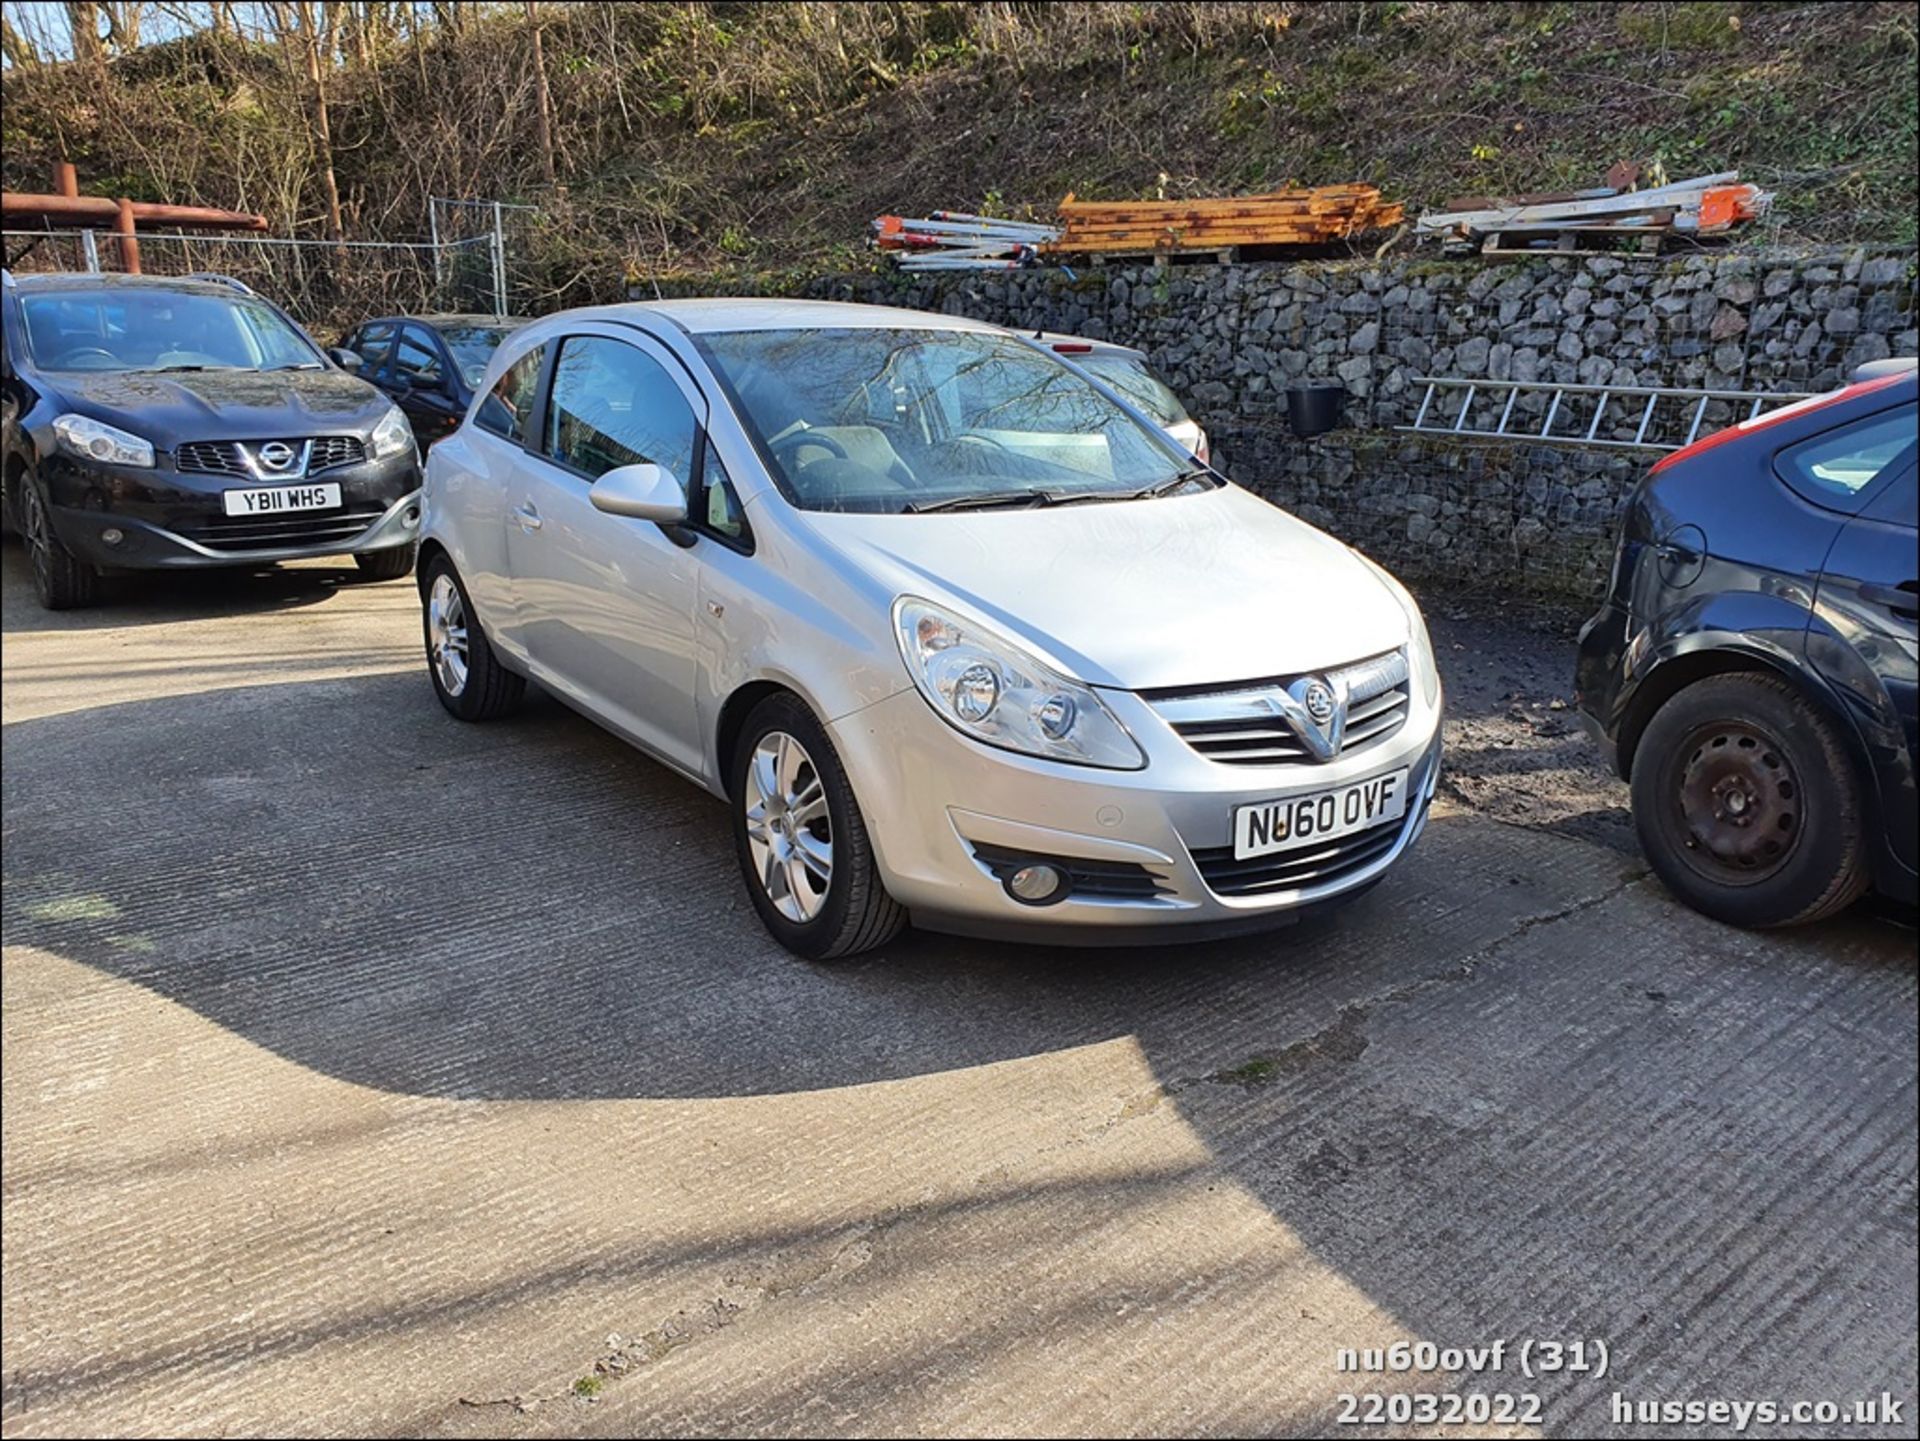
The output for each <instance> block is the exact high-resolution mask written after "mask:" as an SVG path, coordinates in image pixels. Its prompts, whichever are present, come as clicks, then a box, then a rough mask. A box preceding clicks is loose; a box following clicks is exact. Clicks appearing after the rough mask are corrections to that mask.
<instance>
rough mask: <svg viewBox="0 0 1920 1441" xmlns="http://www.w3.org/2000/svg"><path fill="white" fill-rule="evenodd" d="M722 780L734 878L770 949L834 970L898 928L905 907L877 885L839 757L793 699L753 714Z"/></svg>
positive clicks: (770, 702) (766, 703) (774, 700)
mask: <svg viewBox="0 0 1920 1441" xmlns="http://www.w3.org/2000/svg"><path fill="white" fill-rule="evenodd" d="M728 780H729V787H728V792H727V793H728V796H729V797H730V803H731V808H732V813H733V839H734V850H735V853H736V855H737V856H738V857H739V861H740V873H741V877H742V879H743V880H744V881H745V882H746V886H747V894H748V895H749V896H751V897H752V899H753V907H754V909H755V910H756V911H758V912H759V913H760V919H761V920H762V921H763V922H764V923H765V924H766V927H767V929H768V930H769V931H771V932H772V933H773V937H774V939H775V940H777V941H779V942H780V944H781V945H783V946H785V947H786V948H787V949H788V950H789V951H792V952H793V953H794V954H795V955H797V956H800V957H802V958H804V959H806V960H810V961H832V960H841V959H845V958H848V957H852V956H857V955H860V954H862V953H864V952H868V951H872V950H874V949H875V948H876V947H879V946H883V945H885V944H886V943H887V942H888V941H890V940H892V939H893V938H894V937H895V936H897V935H899V934H900V932H901V931H902V930H903V929H905V927H906V924H907V912H906V908H905V907H903V906H901V905H900V904H899V902H897V901H895V900H894V899H893V897H892V896H890V895H888V894H887V890H886V886H885V885H884V884H883V883H882V882H881V879H880V872H879V868H878V867H877V866H876V864H875V862H874V857H873V845H872V842H871V840H870V839H869V837H868V835H867V827H866V820H865V818H864V817H863V816H862V815H861V814H860V805H859V802H858V800H857V799H856V798H855V797H854V794H853V786H852V784H851V783H850V782H849V781H848V780H847V773H846V770H845V768H844V767H843V766H842V765H841V764H840V756H839V754H838V753H837V752H836V751H835V750H834V748H833V742H832V741H831V740H829V739H828V738H827V731H826V727H825V726H823V725H821V724H820V722H819V721H818V720H817V719H815V717H814V714H813V712H812V711H811V710H809V709H808V708H807V706H806V704H805V703H804V702H803V701H801V700H800V698H799V697H798V696H795V695H792V694H787V693H782V694H779V695H773V696H769V697H768V698H767V699H765V700H763V701H761V702H760V704H759V705H757V706H755V707H754V709H753V712H752V713H751V714H750V715H749V716H748V717H747V721H746V725H745V726H744V727H743V728H742V729H741V732H740V740H739V743H738V744H737V745H736V746H735V747H734V753H733V757H732V763H731V766H730V768H729V774H728ZM823 866H824V871H825V873H824V874H822V867H823Z"/></svg>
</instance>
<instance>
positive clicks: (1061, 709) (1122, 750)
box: [893, 596, 1147, 770]
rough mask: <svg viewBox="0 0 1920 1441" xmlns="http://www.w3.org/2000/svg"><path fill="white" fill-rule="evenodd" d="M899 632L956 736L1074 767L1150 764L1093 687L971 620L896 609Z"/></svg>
mask: <svg viewBox="0 0 1920 1441" xmlns="http://www.w3.org/2000/svg"><path fill="white" fill-rule="evenodd" d="M893 623H894V633H895V635H896V636H897V637H898V639H899V641H900V654H901V656H902V658H903V659H905V661H906V663H907V672H908V674H910V675H911V676H912V677H913V683H914V684H915V685H916V686H918V687H919V688H920V694H921V695H923V696H925V697H926V698H927V704H929V705H931V706H932V707H933V708H934V710H935V712H937V713H938V714H939V716H940V718H941V719H942V720H944V721H945V722H946V723H947V724H948V725H950V726H952V727H953V728H954V729H955V730H957V731H960V732H962V733H963V734H965V735H970V736H972V737H973V738H974V739H976V740H982V741H985V742H986V743H987V744H988V745H994V746H1000V747H1001V748H1003V749H1005V750H1010V751H1019V752H1021V753H1022V754H1024V755H1031V756H1044V757H1045V758H1046V759H1048V760H1056V761H1069V762H1072V763H1073V764H1075V765H1083V766H1104V767H1106V768H1108V769H1110V770H1139V769H1140V768H1141V767H1142V766H1144V765H1145V764H1146V763H1147V760H1146V757H1145V756H1144V755H1142V754H1141V751H1140V747H1139V746H1138V745H1136V744H1135V743H1134V739H1133V737H1132V736H1130V735H1128V734H1127V731H1126V727H1124V726H1122V725H1121V724H1120V722H1119V721H1118V720H1116V719H1115V718H1114V715H1113V712H1112V711H1110V710H1108V709H1107V707H1106V704H1105V703H1104V702H1103V701H1102V700H1101V699H1100V697H1099V696H1097V695H1095V694H1094V692H1093V690H1092V688H1091V687H1088V686H1084V685H1082V684H1081V683H1080V682H1079V681H1076V680H1069V679H1068V678H1067V677H1066V676H1063V675H1061V674H1059V672H1057V671H1055V670H1053V669H1052V668H1051V667H1049V666H1046V665H1043V664H1041V662H1040V661H1038V660H1036V659H1035V658H1034V657H1032V656H1030V655H1028V654H1027V653H1026V652H1025V651H1023V650H1021V649H1020V647H1018V646H1016V645H1014V644H1013V643H1012V642H1011V641H1008V640H1004V639H1002V638H1001V637H1000V636H997V635H995V634H993V633H992V632H991V631H988V630H986V629H985V628H983V627H982V626H980V625H978V624H976V623H975V622H973V621H970V620H962V619H961V618H960V617H959V616H956V615H954V614H952V613H951V612H949V611H945V610H942V609H941V608H940V607H939V606H936V605H933V604H931V603H929V602H927V601H924V600H917V599H915V598H914V597H912V596H902V597H901V598H900V599H899V600H898V601H896V602H894V607H893Z"/></svg>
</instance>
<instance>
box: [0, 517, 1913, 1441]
mask: <svg viewBox="0 0 1920 1441" xmlns="http://www.w3.org/2000/svg"><path fill="white" fill-rule="evenodd" d="M23 572H24V566H23V564H22V560H21V556H20V554H19V552H18V550H17V549H15V548H14V547H12V546H11V545H10V546H8V547H7V549H6V551H5V554H4V582H5V589H4V602H3V621H4V722H5V730H4V739H5V766H4V779H5V803H4V852H3V853H4V902H5V908H4V925H5V953H4V954H5V961H4V1042H5V1045H4V1102H5V1118H4V1119H5V1126H4V1137H5V1139H4V1168H3V1169H4V1201H5V1205H4V1212H3V1215H4V1253H5V1257H4V1283H5V1284H4V1317H3V1319H4V1338H5V1339H4V1409H3V1411H0V1425H3V1428H4V1431H5V1434H6V1435H8V1436H41V1435H56V1434H65V1435H95V1434H107V1433H129V1432H141V1433H155V1432H162V1433H166V1432H176V1433H177V1432H197V1433H215V1434H228V1433H252V1432H272V1433H280V1434H294V1433H298V1434H310V1433H323V1432H357V1433H387V1434H428V1435H440V1434H461V1435H482V1436H522V1435H527V1436H532V1435H547V1434H564V1433H590V1434H607V1435H616V1434H632V1433H635V1432H685V1431H692V1432H706V1433H711V1432H725V1433H739V1434H793V1433H846V1434H869V1435H891V1434H901V1433H915V1432H927V1433H940V1434H949V1433H951V1434H982V1433H1007V1432H1040V1433H1057V1434H1084V1435H1106V1434H1134V1433H1143V1432H1177V1433H1202V1432H1204V1433H1228V1434H1262V1433H1267V1434H1300V1435H1314V1434H1324V1433H1326V1432H1327V1431H1329V1430H1331V1429H1333V1428H1334V1427H1335V1425H1336V1423H1337V1422H1338V1420H1339V1418H1340V1416H1341V1414H1342V1410H1341V1407H1342V1403H1341V1402H1340V1400H1339V1399H1338V1398H1339V1397H1340V1396H1341V1395H1342V1394H1343V1393H1356V1394H1357V1393H1366V1392H1385V1393H1403V1392H1419V1391H1429V1392H1447V1391H1458V1390H1466V1391H1473V1392H1479V1393H1489V1394H1490V1393H1499V1392H1507V1393H1526V1392H1532V1393H1537V1394H1538V1395H1539V1396H1540V1397H1541V1398H1542V1401H1541V1410H1540V1413H1539V1415H1538V1416H1537V1417H1533V1418H1527V1417H1516V1418H1514V1419H1513V1420H1512V1421H1511V1422H1510V1423H1509V1424H1504V1425H1495V1424H1486V1425H1479V1426H1456V1427H1448V1428H1444V1430H1441V1429H1438V1428H1430V1429H1433V1434H1452V1435H1463V1434H1530V1433H1534V1432H1543V1433H1547V1434H1557V1435H1580V1436H1585V1435H1595V1434H1616V1433H1617V1434H1628V1433H1630V1432H1633V1431H1636V1430H1641V1429H1643V1428H1638V1427H1625V1428H1616V1427H1614V1426H1613V1424H1612V1422H1611V1419H1610V1418H1611V1414H1612V1413H1611V1405H1612V1403H1611V1400H1610V1398H1611V1397H1612V1396H1613V1395H1614V1394H1615V1393H1619V1394H1620V1395H1622V1396H1624V1397H1625V1398H1627V1399H1628V1400H1629V1401H1634V1402H1654V1401H1675V1402H1680V1401H1689V1400H1705V1399H1711V1398H1727V1399H1741V1400H1746V1399H1752V1400H1780V1401H1797V1400H1815V1401H1817V1400H1827V1399H1832V1400H1836V1401H1839V1402H1841V1403H1850V1402H1853V1401H1856V1400H1860V1399H1864V1398H1867V1397H1870V1396H1875V1397H1877V1396H1878V1395H1880V1393H1881V1392H1882V1391H1887V1392H1891V1393H1892V1395H1893V1397H1894V1398H1895V1399H1896V1400H1898V1401H1900V1402H1902V1403H1903V1404H1904V1406H1905V1415H1904V1420H1903V1422H1902V1424H1900V1425H1898V1426H1895V1427H1892V1428H1881V1429H1879V1430H1878V1431H1871V1428H1862V1427H1859V1426H1854V1425H1835V1426H1831V1427H1828V1428H1826V1430H1827V1432H1828V1433H1830V1434H1869V1432H1870V1431H1871V1434H1889V1435H1897V1434H1907V1435H1911V1434H1913V1431H1912V1427H1913V1417H1914V1414H1915V1407H1916V1402H1917V1401H1920V1398H1916V1396H1915V1386H1916V1354H1915V1350H1916V1343H1915V1329H1916V1317H1917V1308H1916V1282H1915V1274H1916V1256H1915V1153H1916V1145H1915V1114H1916V1086H1915V1077H1916V1064H1917V1056H1916V1037H1915V1030H1916V990H1915V961H1914V943H1913V934H1912V932H1911V930H1910V929H1906V928H1903V926H1902V925H1900V924H1898V923H1897V920H1896V921H1889V920H1888V919H1886V918H1884V917H1881V916H1875V915H1873V914H1868V913H1858V914H1855V915H1853V916H1851V917H1849V918H1845V919H1843V920H1841V921H1840V922H1839V923H1837V924H1830V925H1826V926H1823V927H1821V928H1819V929H1816V930H1811V931H1806V932H1800V933H1794V934H1786V935H1770V936H1758V935H1748V934H1743V933H1740V932H1737V931H1731V930H1727V929H1723V928H1721V927H1719V926H1716V925H1714V924H1712V923H1710V922H1708V921H1706V920H1704V919H1702V918H1700V917H1698V916H1696V915H1693V914H1692V913H1690V912H1688V911H1686V910H1684V909H1682V908H1680V907H1679V906H1678V905H1676V904H1675V903H1674V902H1673V901H1671V900H1670V899H1669V898H1668V897H1667V896H1666V895H1665V894H1664V893H1663V892H1662V890H1661V889H1660V887H1659V886H1658V884H1657V883H1656V882H1654V881H1652V880H1651V879H1649V878H1648V877H1647V875H1646V873H1645V871H1644V868H1643V866H1642V864H1641V862H1640V860H1639V857H1638V855H1637V854H1636V852H1635V851H1634V848H1633V844H1632V839H1631V830H1630V827H1629V826H1628V824H1627V822H1626V819H1625V810H1624V797H1623V795H1622V793H1621V791H1620V788H1619V787H1618V786H1617V785H1616V784H1615V783H1614V782H1612V781H1611V780H1610V779H1609V778H1608V777H1606V776H1604V775H1603V774H1601V773H1600V772H1599V771H1598V770H1597V769H1596V768H1595V766H1594V764H1593V757H1592V754H1591V752H1590V751H1588V750H1587V749H1586V747H1585V744H1584V742H1583V741H1581V740H1580V739H1579V737H1578V735H1577V733H1576V732H1575V731H1574V728H1573V727H1572V723H1571V720H1572V718H1571V716H1570V715H1569V714H1568V713H1567V712H1566V711H1565V710H1564V703H1565V691H1564V685H1565V676H1566V672H1567V641H1566V638H1565V636H1564V635H1557V634H1552V633H1546V632H1542V631H1540V630H1539V629H1537V628H1533V627H1530V626H1529V625H1526V624H1521V623H1518V622H1515V621H1510V620H1503V619H1501V618H1499V617H1492V618H1489V617H1487V616H1485V615H1473V614H1469V613H1466V612H1458V613H1454V614H1447V613H1445V612H1444V611H1442V610H1441V609H1439V608H1438V607H1436V614H1435V631H1436V639H1437V641H1438V643H1439V649H1440V652H1441V658H1442V664H1443V666H1444V667H1445V668H1446V670H1447V672H1448V680H1449V687H1450V695H1451V702H1452V706H1453V716H1454V718H1453V720H1452V722H1451V725H1452V731H1453V733H1452V735H1451V737H1450V743H1451V751H1450V761H1449V763H1450V766H1451V771H1450V778H1449V781H1448V789H1447V793H1446V796H1445V797H1444V799H1443V803H1442V805H1441V806H1440V807H1439V809H1438V811H1437V813H1436V819H1435V821H1434V823H1433V825H1432V826H1431V828H1430V829H1429V831H1428V833H1427V835H1426V837H1425V838H1424V839H1423V840H1422V841H1421V843H1420V845H1419V846H1418V847H1417V848H1416V849H1415V851H1414V852H1413V854H1412V855H1411V856H1410V857H1409V859H1408V860H1407V861H1406V863H1405V864H1404V865H1403V866H1402V867H1401V868H1399V869H1398V870H1397V871H1396V872H1395V874H1394V875H1393V876H1392V877H1391V878H1390V879H1389V880H1388V881H1387V883H1385V884H1384V885H1382V886H1381V887H1379V888H1378V889H1376V890H1375V891H1374V892H1373V893H1371V894H1370V895H1369V896H1368V897H1366V898H1365V899H1363V900H1362V901H1360V902H1358V903H1356V904H1355V905H1353V906H1352V907H1350V908H1348V909H1347V910H1345V911H1344V912H1341V913H1339V914H1337V915H1335V916H1333V917H1331V918H1328V919H1326V920H1324V921H1321V922H1316V923H1313V924H1311V925H1308V926H1305V927H1302V928H1300V929H1297V930H1295V931H1293V932H1290V933H1288V932H1282V933H1280V934H1278V935H1275V936H1271V937H1267V938H1262V939H1255V940H1247V941H1240V942H1232V943H1223V944H1216V945H1211V946H1195V947H1188V948H1181V949H1177V950H1165V951H1155V952H1126V953H1120V954H1100V953H1097V952H1085V951H1060V952H1052V951H1045V950H1031V949H1017V948H1010V947H998V946H992V945H986V944H979V943H971V942H961V941H954V940H948V939H943V938H939V937H932V936H909V937H908V938H907V939H905V940H903V941H901V942H900V943H899V944H897V945H895V946H893V947H891V948H890V949H889V950H888V952H887V953H886V956H885V958H884V959H883V960H876V961H873V962H870V963H863V964H857V965H850V966H841V967H833V968H815V967H809V966H807V965H804V964H802V963H799V962H797V961H795V960H793V959H792V958H790V957H789V956H787V955H786V954H784V953H783V952H781V951H779V950H778V949H776V948H775V947H774V946H773V944H772V943H771V942H770V941H769V940H768V938H767V937H766V935H765V934H764V933H763V932H762V930H761V928H760V926H759V924H758V923H757V921H756V920H755V918H754V915H753V912H752V911H751V909H750V908H749V907H748V906H747V904H746V903H745V899H744V896H743V893H742V892H741V890H740V885H739V881H738V880H737V878H736V876H735V873H734V870H733V862H732V859H731V853H730V849H729V845H728V841H727V837H726V832H725V828H724V825H723V817H722V814H721V811H720V808H719V806H718V805H717V804H716V803H715V802H713V801H711V800H709V799H707V798H706V797H705V796H703V795H701V794H699V793H697V792H696V791H694V790H693V789H692V788H691V787H689V786H687V785H686V784H684V783H682V782H681V781H679V780H676V779H674V778H673V777H672V776H670V775H668V774H667V773H666V772H665V771H663V770H662V769H660V768H659V767H657V766H655V765H653V764H651V763H649V762H648V761H646V760H645V759H643V758H642V757H640V756H639V755H637V754H635V753H634V752H632V751H630V750H627V749H626V748H624V747H623V746H621V745H620V744H618V743H617V742H615V741H613V740H611V739H610V738H608V737H607V736H605V735H603V734H601V733H600V732H599V731H597V730H595V729H594V728H593V727H592V726H590V725H588V724H587V723H586V722H584V721H582V720H580V719H578V718H576V717H575V716H573V715H572V714H571V713H569V712H567V711H565V710H563V709H561V708H560V707H559V706H557V705H555V704H553V703H552V702H550V701H540V702H537V703H535V704H533V705H531V706H530V707H529V708H528V710H527V711H526V712H525V713H524V715H522V716H521V717H520V718H518V719H515V720H513V721H510V722H507V723H504V724H498V725H494V726H488V727H461V726H459V725H457V724H456V723H454V722H453V721H451V720H449V719H448V718H447V717H446V716H445V715H444V714H443V713H442V711H441V710H440V708H439V707H438V705H436V704H435V702H434V699H433V695H432V692H431V691H430V689H429V687H428V683H427V680H426V677H425V674H424V671H423V668H422V665H421V663H420V660H419V657H418V655H417V644H418V641H417V637H418V623H417V620H416V612H415V608H414V599H413V595H412V593H411V590H410V588H409V587H408V586H406V585H404V584H388V585H378V586H370V585H365V584H360V583H357V582H356V581H355V579H354V575H353V572H352V571H351V570H350V569H342V568H340V567H336V566H331V565H304V566H299V567H293V568H289V569H287V570H284V571H282V572H279V573H277V574H272V575H267V576H264V577H245V576H240V577H211V578H193V579H180V580H173V581H166V582H156V583H153V584H146V585H142V586H140V587H138V588H136V590H135V592H134V593H133V594H132V595H131V596H129V597H128V598H126V599H124V600H122V601H120V602H118V603H116V604H114V605H111V606H109V607H107V608H105V609H101V610H98V611H92V612H86V613H82V614H78V615H73V616H51V615H47V614H45V613H43V612H41V611H39V610H38V609H37V608H36V607H35V606H34V604H33V602H32V598H31V595H30V593H29V591H28V588H27V586H26V582H25V577H24V573H23ZM1556 701H1558V702H1560V705H1559V706H1556V705H1555V702H1556ZM1575 1339H1585V1340H1588V1341H1592V1340H1595V1339H1598V1340H1601V1341H1604V1342H1605V1343H1606V1346H1607V1351H1608V1370H1607V1373H1606V1375H1605V1376H1604V1378H1601V1377H1599V1376H1597V1375H1594V1374H1591V1373H1588V1374H1571V1373H1565V1372H1563V1373H1561V1374H1558V1375H1551V1376H1545V1377H1541V1378H1539V1379H1536V1380H1529V1379H1527V1378H1526V1377H1525V1376H1524V1375H1522V1374H1520V1371H1519V1369H1518V1359H1517V1352H1518V1348H1519V1347H1520V1345H1521V1343H1522V1342H1523V1341H1527V1340H1536V1341H1561V1342H1569V1341H1573V1340H1575ZM1423 1340H1424V1341H1432V1342H1436V1343H1439V1344H1441V1345H1445V1346H1454V1347H1459V1346H1473V1347H1483V1346H1488V1345H1491V1344H1492V1343H1494V1342H1496V1341H1500V1340H1505V1341H1506V1342H1508V1343H1509V1348H1510V1349H1509V1350H1508V1351H1507V1352H1506V1353H1505V1356H1504V1363H1505V1364H1504V1367H1503V1369H1501V1370H1500V1371H1497V1372H1489V1373H1486V1374H1483V1375H1479V1376H1464V1377H1463V1376H1460V1375H1451V1374H1435V1375H1426V1376H1423V1375H1420V1374H1418V1373H1388V1374H1384V1375H1372V1374H1351V1373H1342V1372H1341V1371H1339V1370H1338V1369H1336V1358H1337V1355H1338V1352H1339V1350H1340V1349H1341V1348H1347V1347H1354V1348H1358V1347H1379V1346H1385V1345H1389V1344H1391V1343H1393V1342H1395V1341H1423ZM1532 1354H1534V1355H1542V1354H1544V1353H1541V1352H1534V1353H1532ZM1351 1429H1354V1430H1356V1431H1358V1432H1360V1433H1362V1434H1368V1433H1370V1434H1383V1432H1385V1431H1387V1430H1389V1429H1390V1428H1381V1427H1356V1428H1351ZM1401 1429H1402V1431H1403V1432H1404V1430H1405V1429H1406V1428H1401ZM1413 1429H1415V1430H1418V1429H1419V1428H1418V1427H1415V1428H1413ZM1727 1429H1728V1428H1727V1427H1725V1426H1713V1425H1701V1426H1694V1427H1688V1426H1680V1427H1669V1428H1662V1429H1660V1430H1659V1432H1658V1434H1665V1435H1675V1434H1688V1433H1689V1432H1692V1433H1698V1434H1721V1433H1724V1432H1725V1431H1726V1430H1727ZM1819 1429H1820V1428H1807V1427H1771V1428H1769V1427H1764V1426H1755V1427H1754V1428H1753V1429H1752V1432H1751V1434H1761V1435H1764V1434H1788V1433H1789V1432H1797V1433H1799V1434H1814V1433H1817V1432H1818V1431H1819Z"/></svg>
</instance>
